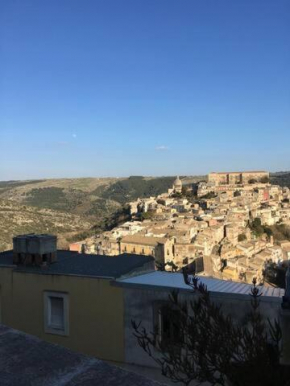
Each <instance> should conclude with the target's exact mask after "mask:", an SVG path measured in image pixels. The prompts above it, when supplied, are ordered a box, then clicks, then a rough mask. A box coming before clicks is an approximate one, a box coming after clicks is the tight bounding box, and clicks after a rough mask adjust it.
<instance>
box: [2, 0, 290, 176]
mask: <svg viewBox="0 0 290 386" xmlns="http://www.w3.org/2000/svg"><path fill="white" fill-rule="evenodd" d="M0 44H1V51H0V55H1V60H0V144H1V152H0V179H1V180H8V179H29V178H31V179H32V178H44V177H47V178H50V177H87V176H92V177H93V176H128V175H175V174H179V175H186V174H187V175H194V174H204V173H207V172H210V171H216V170H221V171H222V170H236V169H239V170H249V169H268V170H270V171H277V170H290V152H289V143H290V70H289V69H290V67H289V66H290V64H289V63H290V2H289V0H234V1H233V0H49V1H41V0H31V1H28V0H17V1H16V0H2V1H1V5H0Z"/></svg>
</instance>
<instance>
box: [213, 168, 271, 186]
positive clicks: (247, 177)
mask: <svg viewBox="0 0 290 386" xmlns="http://www.w3.org/2000/svg"><path fill="white" fill-rule="evenodd" d="M261 180H262V182H263V181H267V180H269V173H268V172H265V171H249V172H213V173H209V175H208V182H209V183H213V184H214V185H237V184H248V183H250V182H251V181H253V182H254V181H256V182H261Z"/></svg>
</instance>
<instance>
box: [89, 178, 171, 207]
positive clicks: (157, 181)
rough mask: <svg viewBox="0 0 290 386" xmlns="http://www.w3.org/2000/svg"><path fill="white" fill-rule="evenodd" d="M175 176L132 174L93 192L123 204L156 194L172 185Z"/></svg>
mask: <svg viewBox="0 0 290 386" xmlns="http://www.w3.org/2000/svg"><path fill="white" fill-rule="evenodd" d="M175 178H176V177H157V178H150V179H147V178H144V177H139V176H132V177H129V178H128V179H125V180H122V181H117V182H116V183H114V184H112V185H110V186H108V187H102V186H101V187H99V188H97V189H96V190H95V191H94V194H96V195H97V196H100V197H102V198H106V199H108V198H109V199H111V200H114V201H117V202H119V203H121V204H124V203H126V202H129V201H133V200H136V199H137V198H144V197H150V196H157V195H158V194H161V193H164V192H166V191H167V190H168V189H169V188H171V187H172V184H173V182H174V180H175Z"/></svg>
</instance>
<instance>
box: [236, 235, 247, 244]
mask: <svg viewBox="0 0 290 386" xmlns="http://www.w3.org/2000/svg"><path fill="white" fill-rule="evenodd" d="M245 240H247V236H246V235H245V234H244V233H241V234H239V235H238V241H239V242H241V241H245Z"/></svg>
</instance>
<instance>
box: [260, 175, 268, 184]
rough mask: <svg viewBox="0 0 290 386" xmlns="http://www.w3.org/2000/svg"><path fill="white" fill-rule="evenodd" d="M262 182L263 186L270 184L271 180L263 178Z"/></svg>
mask: <svg viewBox="0 0 290 386" xmlns="http://www.w3.org/2000/svg"><path fill="white" fill-rule="evenodd" d="M260 182H262V184H268V183H269V182H270V180H269V178H268V177H262V178H261V180H260Z"/></svg>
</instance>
